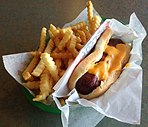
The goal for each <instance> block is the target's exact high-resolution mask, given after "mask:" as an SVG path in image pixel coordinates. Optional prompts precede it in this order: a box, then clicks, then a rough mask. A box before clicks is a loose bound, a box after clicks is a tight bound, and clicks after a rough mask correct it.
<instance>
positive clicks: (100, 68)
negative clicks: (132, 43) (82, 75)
mask: <svg viewBox="0 0 148 127" xmlns="http://www.w3.org/2000/svg"><path fill="white" fill-rule="evenodd" d="M126 50H127V49H126V45H125V44H117V45H116V47H113V46H109V45H107V47H106V49H105V53H107V56H106V57H105V59H104V60H103V61H99V62H98V63H96V64H94V65H92V67H91V68H90V69H89V70H88V72H89V73H90V74H94V75H96V76H98V79H99V80H105V79H106V78H107V77H108V75H109V74H110V73H111V72H112V71H115V70H120V69H122V63H121V62H122V61H123V59H124V57H125V55H126Z"/></svg>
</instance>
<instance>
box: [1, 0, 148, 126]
mask: <svg viewBox="0 0 148 127" xmlns="http://www.w3.org/2000/svg"><path fill="white" fill-rule="evenodd" d="M92 2H93V4H94V7H95V9H96V10H97V11H98V13H99V14H100V15H101V16H103V17H107V18H112V17H114V18H115V19H117V20H120V21H122V22H124V23H128V20H129V16H130V15H131V13H133V12H136V15H137V16H138V18H139V19H140V21H141V22H142V24H143V25H144V27H145V29H146V30H147V29H148V0H112V1H111V0H92ZM85 7H86V0H0V55H1V56H2V55H6V54H12V53H19V52H26V51H32V50H35V49H36V48H37V47H38V44H39V38H40V31H41V28H42V27H43V26H45V27H47V28H48V27H49V24H50V23H52V24H54V25H56V26H59V27H62V26H63V25H64V24H65V23H67V22H70V21H71V20H73V19H74V18H75V17H76V16H77V15H78V14H79V13H80V12H81V11H82V10H83V9H84V8H85ZM147 42H148V38H146V39H145V40H144V42H143V63H142V67H143V70H144V72H143V95H142V111H141V125H139V126H138V125H130V124H124V123H121V122H118V121H116V120H114V119H110V118H106V117H105V118H104V119H103V120H102V121H101V122H100V123H99V124H98V125H97V127H99V126H100V127H147V125H148V103H147V102H148V83H147V82H148V78H147V75H148V65H147V62H148V56H147V53H148V50H147V48H148V45H147V44H146V43H147ZM20 126H21V127H61V126H62V124H61V119H60V115H55V114H49V113H47V112H44V111H42V110H40V109H38V108H36V107H34V106H32V105H31V104H30V103H29V102H28V101H27V99H26V97H25V95H24V94H23V93H22V90H21V87H20V86H19V84H18V83H17V82H16V81H15V80H14V79H13V78H12V77H11V76H10V75H9V74H8V73H7V72H6V71H5V69H4V67H3V63H2V58H1V57H0V127H20Z"/></svg>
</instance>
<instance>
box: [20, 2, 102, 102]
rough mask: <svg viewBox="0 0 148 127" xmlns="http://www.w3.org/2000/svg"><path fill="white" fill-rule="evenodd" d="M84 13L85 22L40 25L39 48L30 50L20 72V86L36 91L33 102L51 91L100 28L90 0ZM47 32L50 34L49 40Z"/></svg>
mask: <svg viewBox="0 0 148 127" xmlns="http://www.w3.org/2000/svg"><path fill="white" fill-rule="evenodd" d="M87 12H88V24H87V23H86V22H85V21H83V22H78V23H77V24H74V25H72V26H69V27H66V28H59V27H55V26H54V25H53V24H50V27H49V29H48V30H47V28H45V27H43V28H42V30H41V37H40V45H39V48H38V50H37V51H34V52H32V55H33V59H32V61H31V62H30V64H29V65H28V66H27V68H26V69H25V70H24V71H23V73H22V76H23V78H24V80H25V83H24V84H23V85H24V86H25V87H27V88H28V89H30V90H39V93H38V94H37V95H35V97H34V98H33V101H44V100H46V98H47V97H48V96H49V95H50V94H51V93H53V92H54V90H53V86H54V85H55V84H56V83H57V81H58V80H59V79H60V78H61V77H62V76H63V74H64V72H65V71H66V69H67V68H68V67H69V66H70V65H71V63H72V62H73V61H74V59H75V58H76V56H77V55H78V53H79V51H80V50H81V49H82V48H83V47H84V45H85V44H86V43H87V41H88V40H89V39H90V38H91V36H92V35H93V33H94V32H95V31H96V30H97V29H98V28H99V26H100V22H101V18H100V16H93V4H92V2H91V1H90V0H89V1H88V2H87ZM47 31H48V32H47ZM47 34H49V36H50V39H49V41H48V43H46V40H47Z"/></svg>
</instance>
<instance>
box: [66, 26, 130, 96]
mask: <svg viewBox="0 0 148 127" xmlns="http://www.w3.org/2000/svg"><path fill="white" fill-rule="evenodd" d="M130 50H131V46H130V45H129V44H127V43H125V42H123V41H122V40H120V39H116V38H114V39H113V38H112V31H111V29H110V28H107V29H106V30H105V31H104V32H103V34H102V35H101V37H100V38H99V39H98V41H97V43H96V46H95V48H94V50H93V52H91V53H90V54H89V55H88V56H87V57H86V58H84V59H83V60H82V61H81V62H80V63H79V64H78V65H77V67H76V68H75V69H74V71H73V73H72V75H71V77H70V79H69V81H68V87H69V89H70V90H72V89H74V88H75V89H76V90H77V92H78V94H79V96H80V97H81V98H85V99H92V98H95V97H99V96H101V95H102V94H104V93H105V92H106V91H107V90H108V89H109V87H110V86H111V85H112V84H113V83H114V82H115V81H116V80H117V79H118V78H119V76H120V74H121V72H122V69H123V67H124V66H125V64H126V63H127V62H128V60H129V57H130Z"/></svg>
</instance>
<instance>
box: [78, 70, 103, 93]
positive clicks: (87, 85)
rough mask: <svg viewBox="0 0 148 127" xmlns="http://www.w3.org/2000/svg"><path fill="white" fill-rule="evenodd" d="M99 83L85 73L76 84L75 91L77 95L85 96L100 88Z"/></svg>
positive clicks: (92, 76) (94, 76) (95, 78)
mask: <svg viewBox="0 0 148 127" xmlns="http://www.w3.org/2000/svg"><path fill="white" fill-rule="evenodd" d="M100 84H101V81H99V80H98V77H97V76H96V75H93V74H90V73H88V72H86V73H85V74H84V75H83V76H82V77H81V78H79V80H78V81H77V83H76V90H77V91H78V93H81V94H84V95H87V94H89V93H91V92H92V91H93V90H94V89H95V88H96V87H98V86H100Z"/></svg>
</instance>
